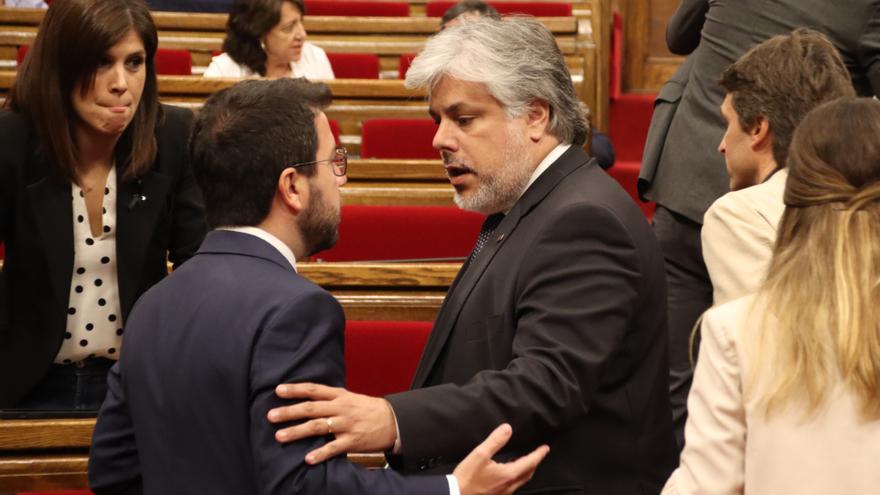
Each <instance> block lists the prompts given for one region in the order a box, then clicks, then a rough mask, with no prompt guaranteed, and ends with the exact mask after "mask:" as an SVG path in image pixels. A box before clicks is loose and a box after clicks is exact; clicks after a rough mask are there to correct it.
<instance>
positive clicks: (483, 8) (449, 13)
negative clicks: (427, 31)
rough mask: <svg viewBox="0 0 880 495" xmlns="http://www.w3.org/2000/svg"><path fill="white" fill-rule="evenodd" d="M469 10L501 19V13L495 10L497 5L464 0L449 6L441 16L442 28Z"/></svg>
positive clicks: (477, 0)
mask: <svg viewBox="0 0 880 495" xmlns="http://www.w3.org/2000/svg"><path fill="white" fill-rule="evenodd" d="M468 12H476V13H478V14H480V17H489V18H491V19H501V14H499V13H498V11H497V10H495V7H493V6H491V5H489V4H488V3H486V2H483V1H481V0H464V1H462V2H458V3H457V4H455V5H453V6H452V7H449V9H447V10H446V12H444V13H443V17H441V18H440V28H441V29H442V28H443V26H445V25H446V24H447V23H448V22H449V21H451V20H453V19H455V18H456V17H458V16H460V15H462V14H466V13H468Z"/></svg>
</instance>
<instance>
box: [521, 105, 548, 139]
mask: <svg viewBox="0 0 880 495" xmlns="http://www.w3.org/2000/svg"><path fill="white" fill-rule="evenodd" d="M526 126H527V127H528V133H529V138H530V139H531V140H532V141H535V142H537V141H540V140H541V138H543V137H544V136H546V135H547V129H548V128H549V127H550V104H549V103H547V102H546V101H544V100H534V101H532V102H531V104H529V110H528V113H526Z"/></svg>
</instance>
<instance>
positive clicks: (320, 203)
mask: <svg viewBox="0 0 880 495" xmlns="http://www.w3.org/2000/svg"><path fill="white" fill-rule="evenodd" d="M311 193H312V197H311V198H310V199H311V201H310V204H309V207H308V208H306V209H305V210H303V212H302V214H301V216H300V219H299V231H300V235H301V236H302V240H303V244H304V246H305V248H306V253H308V254H307V256H312V255H314V254H315V253H318V252H320V251H324V250H325V249H330V248H332V247H333V246H335V245H336V241H337V240H339V220H340V215H339V209H334V208H332V207H331V206H330V205H328V204H327V201H326V199H325V198H324V193H323V192H321V190H320V189H319V188H317V187H314V186H313V187H311Z"/></svg>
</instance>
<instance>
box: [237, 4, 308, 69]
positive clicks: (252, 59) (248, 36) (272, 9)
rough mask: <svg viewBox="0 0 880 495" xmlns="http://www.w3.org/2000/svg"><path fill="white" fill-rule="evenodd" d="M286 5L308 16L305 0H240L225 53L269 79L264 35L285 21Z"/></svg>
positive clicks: (303, 15)
mask: <svg viewBox="0 0 880 495" xmlns="http://www.w3.org/2000/svg"><path fill="white" fill-rule="evenodd" d="M284 2H288V3H290V4H291V5H293V6H294V7H296V9H297V10H299V13H300V15H301V16H302V17H305V15H306V6H305V3H303V0H236V2H235V3H234V4H232V11H230V12H229V19H228V20H227V21H226V39H224V40H223V51H224V52H226V53H228V54H229V56H230V57H232V60H235V61H236V62H237V63H239V64H241V65H246V66H247V67H248V68H250V69H251V70H252V71H254V72H256V73H257V74H259V75H261V76H265V75H266V52H265V51H263V47H262V46H261V42H262V39H263V36H266V33H268V32H269V31H271V30H272V28H274V27H275V26H277V25H278V23H279V22H281V4H283V3H284Z"/></svg>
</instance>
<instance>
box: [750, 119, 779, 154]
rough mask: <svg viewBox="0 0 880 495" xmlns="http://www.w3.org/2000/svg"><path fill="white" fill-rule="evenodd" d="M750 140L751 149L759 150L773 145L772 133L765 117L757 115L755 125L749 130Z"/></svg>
mask: <svg viewBox="0 0 880 495" xmlns="http://www.w3.org/2000/svg"><path fill="white" fill-rule="evenodd" d="M749 137H750V138H751V141H752V150H754V151H759V150H761V149H766V148H768V147H770V146H772V145H773V134H772V133H771V132H770V121H769V120H767V117H765V116H763V115H759V116H758V118H757V120H755V125H753V126H752V129H751V130H750V131H749Z"/></svg>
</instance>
